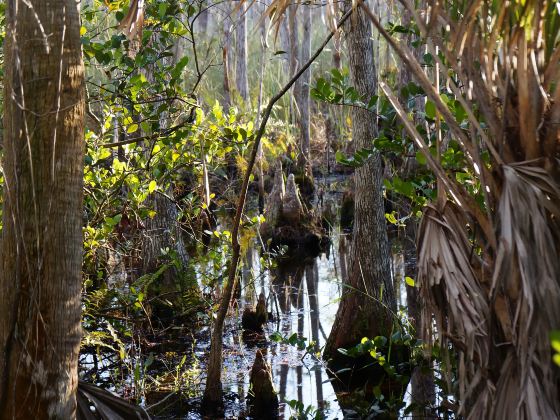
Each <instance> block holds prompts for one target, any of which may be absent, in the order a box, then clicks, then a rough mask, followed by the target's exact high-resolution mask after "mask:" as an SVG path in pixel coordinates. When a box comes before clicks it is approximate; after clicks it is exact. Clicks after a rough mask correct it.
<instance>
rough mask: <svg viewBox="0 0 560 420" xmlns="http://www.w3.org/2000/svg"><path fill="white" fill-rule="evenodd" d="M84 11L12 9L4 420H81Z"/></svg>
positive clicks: (0, 361) (2, 285)
mask: <svg viewBox="0 0 560 420" xmlns="http://www.w3.org/2000/svg"><path fill="white" fill-rule="evenodd" d="M78 4H79V3H78V2H76V1H75V0H40V1H38V0H29V1H27V2H19V1H15V0H10V1H8V2H7V3H6V44H5V72H4V74H5V79H4V82H5V85H4V86H5V93H4V160H3V173H4V180H5V181H4V203H3V230H2V244H1V245H2V252H1V254H2V258H1V262H2V267H1V269H0V418H6V419H7V418H10V419H12V418H25V419H33V418H45V417H47V416H48V417H50V418H60V419H71V418H74V417H75V415H76V389H77V386H78V372H77V364H78V351H79V345H80V311H81V305H80V292H81V281H82V275H81V267H82V191H83V190H82V182H83V181H82V179H83V159H84V158H83V148H84V125H83V124H84V122H83V120H84V69H83V63H82V58H81V44H80V15H79V8H78Z"/></svg>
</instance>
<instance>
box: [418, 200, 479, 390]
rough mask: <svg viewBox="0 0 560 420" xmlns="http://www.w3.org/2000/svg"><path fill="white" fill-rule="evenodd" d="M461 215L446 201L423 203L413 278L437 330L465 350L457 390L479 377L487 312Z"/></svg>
mask: <svg viewBox="0 0 560 420" xmlns="http://www.w3.org/2000/svg"><path fill="white" fill-rule="evenodd" d="M463 215H464V213H463V210H461V209H460V208H458V207H457V206H455V205H454V204H452V203H451V202H447V203H446V204H445V205H444V206H443V208H442V209H441V210H439V209H437V208H436V207H433V206H428V208H427V210H426V211H425V213H424V217H423V219H422V223H421V225H420V230H419V232H418V238H419V244H418V284H419V287H420V290H421V293H422V294H423V296H424V299H425V301H426V302H428V306H429V307H428V308H426V309H427V310H428V311H431V312H430V313H432V312H433V313H434V314H436V322H437V324H438V325H437V327H438V331H439V333H440V335H441V334H444V335H445V336H447V337H449V338H450V339H451V341H452V342H453V343H454V345H455V346H456V347H457V348H459V349H462V351H463V352H464V353H465V356H466V357H465V358H464V359H463V360H462V363H461V364H460V367H459V375H460V377H461V379H462V381H461V383H462V384H464V387H463V388H462V390H461V394H462V396H464V395H465V394H466V393H471V392H472V390H473V389H474V388H475V387H477V386H478V384H479V382H480V381H481V380H482V377H481V376H480V375H478V376H477V375H476V371H477V369H479V368H481V367H482V368H483V369H484V368H485V366H486V365H487V363H488V354H489V337H488V330H489V327H488V319H489V313H490V311H489V307H488V303H487V293H486V292H485V290H484V288H483V286H482V279H481V278H480V277H481V276H482V274H481V273H482V270H480V271H475V269H474V268H473V267H476V266H477V265H478V266H481V264H482V263H481V262H480V261H479V260H478V261H477V262H476V263H475V264H473V262H474V260H475V259H478V257H477V256H476V255H475V254H473V249H472V245H471V244H470V242H469V239H468V232H467V230H466V226H467V223H466V220H465V219H464V216H463ZM430 317H431V315H430ZM428 319H429V318H428ZM475 361H476V364H477V365H478V366H475V365H474V362H475Z"/></svg>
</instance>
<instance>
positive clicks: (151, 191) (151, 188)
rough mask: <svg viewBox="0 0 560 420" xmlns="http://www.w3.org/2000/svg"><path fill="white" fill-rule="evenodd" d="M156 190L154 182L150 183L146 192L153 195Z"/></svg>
mask: <svg viewBox="0 0 560 420" xmlns="http://www.w3.org/2000/svg"><path fill="white" fill-rule="evenodd" d="M156 188H157V183H156V181H153V180H152V181H150V185H148V192H149V193H153V192H154V191H155V190H156Z"/></svg>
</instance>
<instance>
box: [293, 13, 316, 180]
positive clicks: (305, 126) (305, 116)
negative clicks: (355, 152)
mask: <svg viewBox="0 0 560 420" xmlns="http://www.w3.org/2000/svg"><path fill="white" fill-rule="evenodd" d="M301 7H302V8H303V13H302V15H303V39H302V43H301V62H302V63H305V62H307V61H308V60H309V54H310V53H311V7H310V6H309V5H302V6H301ZM310 83H311V69H308V70H307V71H306V72H305V73H303V75H302V77H301V79H299V80H298V83H297V84H298V86H299V87H298V88H297V89H298V97H297V98H296V99H297V102H298V104H297V107H298V110H299V114H298V115H299V118H298V119H297V125H298V127H299V137H300V148H301V155H300V160H299V168H300V170H301V171H302V173H305V174H307V175H309V176H311V174H312V169H311V161H310V156H309V145H310V137H311V130H310V123H309V118H310V117H309V85H310Z"/></svg>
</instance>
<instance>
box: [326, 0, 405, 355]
mask: <svg viewBox="0 0 560 420" xmlns="http://www.w3.org/2000/svg"><path fill="white" fill-rule="evenodd" d="M346 7H347V8H350V7H351V3H350V2H347V3H346ZM346 34H347V37H346V43H347V49H348V54H349V61H350V66H349V67H350V73H351V77H352V83H353V85H354V86H355V88H356V90H357V91H358V93H359V94H361V95H366V97H371V96H373V95H374V94H375V92H376V71H375V65H374V62H373V45H372V41H371V25H370V23H369V21H368V20H367V17H366V16H365V14H364V12H363V11H362V10H361V9H359V11H358V12H355V14H354V15H353V16H352V18H351V19H349V20H348V22H347V23H346ZM352 127H353V132H352V137H353V140H354V143H355V144H356V149H357V150H359V149H362V148H370V147H371V141H372V139H374V138H375V136H376V134H377V126H376V122H375V119H374V118H372V116H371V114H370V113H369V112H367V111H365V110H362V109H356V108H354V109H353V110H352ZM354 185H355V204H354V231H353V238H352V249H351V251H350V252H351V255H350V261H349V265H348V286H349V287H346V288H345V289H344V290H343V294H342V300H341V302H340V306H339V309H338V312H337V315H336V319H335V322H334V325H333V328H332V331H331V334H330V335H329V339H328V340H327V344H326V346H325V355H326V356H327V357H332V358H335V357H337V356H338V353H337V349H338V348H341V347H344V348H347V347H351V346H353V345H355V344H357V343H359V341H360V339H361V338H362V337H364V336H366V337H371V338H373V337H375V336H377V335H384V336H387V335H388V334H390V332H391V327H392V323H393V316H392V313H391V312H394V311H395V309H396V301H395V294H394V291H393V284H392V280H391V263H390V253H389V244H388V239H387V230H386V225H385V210H384V203H383V191H382V172H381V158H380V156H379V154H377V153H375V154H374V155H373V156H372V157H371V158H370V159H369V160H368V161H367V162H366V163H365V164H364V165H363V166H361V167H359V168H357V169H356V172H355V174H354Z"/></svg>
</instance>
